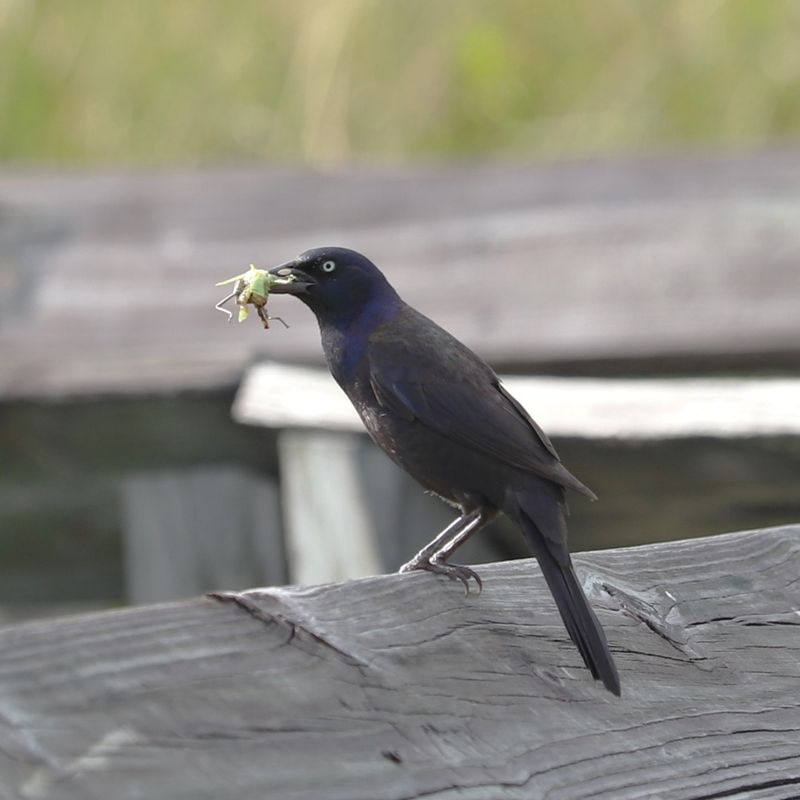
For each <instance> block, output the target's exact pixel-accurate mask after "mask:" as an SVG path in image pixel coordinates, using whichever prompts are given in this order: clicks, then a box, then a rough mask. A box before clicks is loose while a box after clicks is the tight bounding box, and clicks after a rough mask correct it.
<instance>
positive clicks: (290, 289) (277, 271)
mask: <svg viewBox="0 0 800 800" xmlns="http://www.w3.org/2000/svg"><path fill="white" fill-rule="evenodd" d="M267 271H268V272H269V274H270V275H274V276H275V277H276V278H293V279H294V280H292V282H291V283H276V284H273V286H272V288H271V289H270V292H271V293H272V294H305V293H306V292H307V291H308V287H309V286H312V285H313V284H315V283H316V281H315V280H314V279H313V278H312V277H311V276H310V275H309V274H308V273H306V272H303V270H302V269H299V268H298V267H297V265H296V264H295V262H294V261H287V262H285V263H284V264H279V265H278V266H277V267H273V268H272V269H270V270H267Z"/></svg>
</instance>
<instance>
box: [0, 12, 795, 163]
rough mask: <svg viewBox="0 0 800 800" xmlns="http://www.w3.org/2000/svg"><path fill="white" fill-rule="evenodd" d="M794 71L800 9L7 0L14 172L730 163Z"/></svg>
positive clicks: (1, 28) (4, 148)
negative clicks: (31, 165)
mask: <svg viewBox="0 0 800 800" xmlns="http://www.w3.org/2000/svg"><path fill="white" fill-rule="evenodd" d="M798 78H800V2H797V0H727V1H726V0H604V2H595V1H594V0H283V1H282V2H276V1H275V0H233V1H232V2H224V1H223V0H0V159H3V160H15V161H26V160H31V159H35V160H47V161H60V162H74V163H81V164H83V163H87V162H94V163H108V162H123V163H134V164H135V163H148V164H149V163H198V162H209V161H212V162H214V161H228V160H239V159H247V160H252V159H256V160H271V161H276V160H278V161H286V160H288V161H299V162H310V163H322V164H325V163H338V162H343V161H349V160H354V159H360V160H364V159H367V160H381V161H386V160H398V159H405V158H420V157H422V158H425V157H431V158H439V157H442V156H450V157H464V156H468V155H472V154H491V155H493V156H508V157H516V156H519V154H531V155H534V156H537V157H541V156H545V157H547V156H551V155H569V154H591V153H601V152H609V151H612V152H613V151H618V152H637V151H638V152H641V151H652V150H656V149H665V148H670V149H674V148H679V147H702V148H707V149H721V148H728V147H739V146H746V145H754V144H762V143H765V142H786V141H792V140H795V139H797V138H798V134H800V90H799V89H800V85H799V83H798Z"/></svg>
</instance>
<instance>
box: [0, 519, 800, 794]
mask: <svg viewBox="0 0 800 800" xmlns="http://www.w3.org/2000/svg"><path fill="white" fill-rule="evenodd" d="M576 560H577V563H578V565H579V573H580V575H581V577H582V580H583V582H584V585H585V587H586V588H587V591H588V593H589V595H590V597H591V599H592V601H593V604H594V606H595V608H596V609H597V610H598V614H599V616H600V618H601V620H602V622H603V624H604V626H605V628H606V630H607V632H608V637H609V640H610V643H611V647H612V650H613V651H614V653H615V655H616V658H617V660H618V664H619V667H620V672H621V676H622V683H623V697H622V699H620V700H617V699H615V698H613V697H612V696H611V695H609V694H608V693H606V692H604V691H603V690H602V688H601V687H599V686H597V685H595V684H594V683H593V682H592V681H591V679H590V678H589V676H588V675H587V673H586V671H585V670H584V669H583V668H582V666H581V664H580V663H579V657H578V654H577V653H576V651H575V650H574V648H573V647H572V646H571V645H570V643H569V641H568V639H567V636H566V634H565V632H564V630H563V627H562V626H561V624H560V622H559V621H558V618H557V615H556V612H555V610H554V607H553V604H552V601H551V599H550V597H549V595H548V593H547V590H546V588H545V586H544V584H543V581H542V578H541V574H540V573H539V571H538V569H537V567H536V566H535V562H532V561H527V560H526V561H518V562H507V563H503V564H492V565H486V566H484V567H482V569H481V572H482V575H483V578H484V581H485V589H484V592H483V594H482V595H480V596H475V595H471V596H470V597H466V598H465V597H464V595H463V593H462V591H461V589H460V587H458V586H456V585H454V584H450V583H448V582H447V581H446V580H444V579H441V580H440V579H438V578H436V577H433V576H431V575H428V574H414V575H402V576H400V575H391V576H380V577H374V578H365V579H361V580H357V581H351V582H347V583H342V584H335V585H329V586H318V587H304V588H283V589H278V588H271V589H265V590H260V591H255V592H253V593H250V594H249V595H247V596H246V597H247V599H248V601H249V602H250V604H251V606H252V608H251V612H248V611H245V610H243V609H242V608H241V607H239V606H238V605H236V604H233V603H223V602H219V601H215V600H211V599H202V600H193V601H189V602H182V603H175V604H169V605H163V606H151V607H144V608H138V609H131V610H125V611H118V612H109V613H104V614H98V615H91V616H83V617H75V618H71V619H65V620H59V621H45V622H38V623H29V624H25V625H20V626H15V627H8V628H5V629H2V630H0V653H2V657H1V658H0V775H2V780H1V781H0V797H2V798H4V800H5V799H6V798H14V800H16V798H48V799H49V798H52V799H53V800H56V799H57V800H73V799H74V800H78V799H80V800H86V798H103V800H116V799H117V798H119V799H120V800H133V798H143V797H148V798H149V797H154V798H155V797H157V798H165V799H166V798H176V799H177V798H181V799H183V798H185V799H186V800H189V799H190V798H191V800H198V799H199V800H203V799H204V798H209V799H210V798H215V800H216V799H217V798H221V797H224V798H226V799H228V798H232V799H234V800H236V799H238V798H242V799H244V798H264V797H269V798H287V799H290V800H299V798H304V799H306V798H307V799H308V800H312V799H314V798H324V799H325V800H331V798H343V799H344V798H347V799H348V800H358V799H359V798H363V799H364V800H383V798H387V799H388V798H392V800H401V799H402V798H417V797H435V798H451V797H452V798H456V797H458V798H472V799H477V798H495V799H497V800H501V799H504V798H515V799H520V800H521V799H522V798H526V799H529V798H549V800H566V799H567V798H587V797H592V798H609V799H611V798H613V799H614V800H625V799H626V798H663V799H664V800H666V798H669V800H681V799H688V798H692V799H693V800H709V799H710V798H786V800H788V798H796V797H797V796H798V795H799V794H800V693H798V691H797V687H798V682H799V681H800V667H798V663H800V579H798V575H799V574H800V526H791V527H784V528H778V529H769V530H763V531H753V532H747V533H740V534H731V535H725V536H719V537H714V538H709V539H701V540H692V541H684V542H678V543H671V544H662V545H649V546H645V547H639V548H630V549H625V550H617V551H605V552H602V553H591V554H585V555H583V556H581V557H579V558H577V559H576Z"/></svg>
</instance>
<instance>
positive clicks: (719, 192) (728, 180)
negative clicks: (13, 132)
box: [0, 151, 800, 398]
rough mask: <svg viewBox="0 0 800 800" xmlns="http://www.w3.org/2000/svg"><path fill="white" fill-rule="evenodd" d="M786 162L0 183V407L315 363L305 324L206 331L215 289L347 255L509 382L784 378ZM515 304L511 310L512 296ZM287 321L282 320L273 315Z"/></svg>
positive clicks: (281, 305) (791, 278)
mask: <svg viewBox="0 0 800 800" xmlns="http://www.w3.org/2000/svg"><path fill="white" fill-rule="evenodd" d="M799 215H800V155H798V153H797V152H789V151H787V152H779V151H776V152H768V153H758V154H745V155H738V156H728V155H722V156H702V157H689V156H680V157H676V156H665V157H659V158H652V159H636V158H633V159H607V160H602V159H601V160H595V161H585V162H565V163H560V164H545V165H536V164H495V165H478V166H452V167H428V166H420V167H411V166H403V167H402V168H396V169H388V168H387V169H365V168H362V169H356V170H352V171H345V172H327V173H317V172H311V171H306V170H291V169H276V168H252V167H248V168H241V169H229V170H208V171H198V172H187V171H165V172H157V173H124V172H97V173H85V174H81V173H66V172H65V173H50V174H48V173H32V172H21V171H8V170H6V171H4V172H3V173H0V247H2V258H1V259H0V314H1V315H2V322H0V352H2V358H0V397H4V398H9V397H52V396H62V395H64V394H72V395H81V394H83V395H86V394H89V395H92V394H98V393H141V392H171V391H175V390H180V389H203V388H208V387H211V386H215V387H216V386H220V385H231V384H232V383H234V382H235V380H236V378H237V376H238V374H239V373H240V372H241V370H242V368H243V367H244V365H245V364H246V363H248V360H249V359H250V357H251V356H252V354H253V353H254V352H256V353H261V354H264V353H269V354H270V355H271V356H273V357H276V358H280V359H284V360H285V359H294V360H298V359H299V360H302V361H305V362H313V363H320V362H321V354H320V351H319V343H318V335H317V330H316V325H315V323H314V321H313V320H312V319H311V316H310V315H309V314H308V313H307V311H306V310H305V309H303V308H301V307H300V306H299V305H298V304H296V303H294V301H292V300H290V299H285V298H284V299H282V300H280V302H279V301H278V300H277V299H276V301H275V307H276V309H279V310H278V313H280V314H281V315H282V316H285V317H286V318H287V319H288V321H289V322H290V323H291V325H292V330H291V331H290V332H288V333H287V332H284V331H282V330H279V329H275V330H273V331H270V332H269V333H268V334H265V333H264V332H263V330H261V329H260V328H259V326H258V325H255V324H250V325H244V326H242V327H241V328H239V327H236V326H231V327H230V328H228V327H226V326H225V325H223V317H222V315H220V314H218V313H217V312H214V311H213V309H212V306H213V304H214V302H215V301H216V300H217V299H219V291H218V289H215V288H214V286H213V284H214V282H215V281H217V280H219V279H220V278H222V277H227V275H228V274H231V273H235V272H236V271H238V270H240V269H241V268H242V267H243V266H245V265H247V264H248V263H250V262H251V261H255V262H257V263H258V264H260V265H268V264H270V263H272V262H278V261H283V260H285V259H286V258H288V257H291V256H292V255H294V254H296V253H297V252H299V251H301V250H303V249H305V248H307V247H309V246H314V245H318V244H321V243H342V244H348V245H350V246H352V247H355V248H357V249H361V250H363V251H364V252H366V253H367V254H368V255H370V256H371V257H373V258H374V260H375V261H376V262H377V263H378V264H379V265H380V266H381V267H383V268H384V269H385V271H386V272H387V274H388V275H389V276H390V278H391V280H392V281H393V282H394V283H395V284H396V285H397V287H398V289H399V290H400V291H401V292H402V293H403V294H404V296H406V298H407V299H408V300H409V301H410V302H411V303H412V304H414V305H416V306H418V307H419V308H420V309H421V310H422V311H424V312H426V313H428V314H429V315H430V316H433V317H434V318H436V319H437V321H439V322H441V323H442V324H443V325H444V326H445V327H446V328H448V329H450V330H452V331H453V332H454V333H455V334H456V335H458V336H459V337H460V338H462V339H464V340H466V341H467V343H468V344H470V345H472V346H474V347H475V348H476V349H478V350H479V351H480V352H481V353H482V354H484V355H485V356H486V357H488V358H489V359H491V360H492V361H493V362H495V363H497V364H501V365H503V366H504V367H506V368H509V367H513V366H514V365H521V366H524V367H529V366H530V365H533V364H541V363H554V362H556V363H564V362H570V363H571V362H582V363H586V362H593V361H597V360H606V361H608V360H610V361H614V360H626V359H628V360H630V359H633V360H639V361H640V362H641V363H646V364H647V365H648V367H650V368H652V366H653V365H655V364H657V363H658V362H659V360H661V361H663V360H665V359H668V358H677V359H683V360H684V362H685V361H686V360H687V359H697V358H701V359H702V358H705V359H707V360H708V363H715V362H716V361H719V360H723V361H724V362H725V364H726V365H728V366H734V367H735V366H736V365H741V364H742V363H747V364H749V365H750V366H752V365H754V364H755V365H764V364H770V363H775V361H776V359H784V360H783V361H782V362H781V363H786V361H785V359H787V358H788V359H790V360H791V362H792V363H794V364H796V363H797V357H798V352H799V348H800V345H798V342H800V317H799V316H798V315H797V314H796V308H795V305H796V302H795V300H796V297H797V295H798V290H800V272H799V271H798V270H797V263H798V260H799V259H800V229H798V226H797V225H796V220H797V218H798V216H799ZM510 290H511V291H510ZM292 303H294V305H291V304H292Z"/></svg>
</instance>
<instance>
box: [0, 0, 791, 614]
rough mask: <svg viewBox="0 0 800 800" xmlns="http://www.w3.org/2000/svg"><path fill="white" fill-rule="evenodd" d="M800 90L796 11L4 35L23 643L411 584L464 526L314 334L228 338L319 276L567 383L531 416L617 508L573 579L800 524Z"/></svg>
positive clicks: (281, 16)
mask: <svg viewBox="0 0 800 800" xmlns="http://www.w3.org/2000/svg"><path fill="white" fill-rule="evenodd" d="M799 81H800V6H798V4H797V3H795V2H791V0H784V1H783V2H778V1H777V0H728V1H725V0H707V1H706V2H703V3H698V2H692V1H691V0H674V1H672V2H666V1H664V2H661V1H660V0H657V1H654V2H648V3H639V2H633V1H632V0H609V2H606V3H604V4H602V6H599V5H598V4H595V3H590V2H587V1H585V0H584V1H577V2H563V0H561V2H557V1H556V0H548V1H537V2H530V0H525V1H523V0H491V2H490V1H489V0H482V1H479V0H439V2H436V3H430V2H422V0H403V2H400V1H399V0H397V1H394V0H390V1H388V2H387V1H386V0H330V1H329V2H321V0H320V1H316V0H314V1H311V0H309V1H307V2H292V3H287V2H265V0H259V2H254V1H253V2H251V1H250V0H239V2H237V3H236V4H235V5H231V4H223V3H219V2H212V1H211V0H172V2H170V3H163V2H156V1H155V0H138V2H136V3H124V2H121V1H119V0H111V1H110V2H109V0H104V2H100V1H99V0H82V2H80V3H63V2H58V1H57V0H38V1H34V0H0V620H4V619H5V620H15V619H20V618H23V617H26V616H31V615H37V614H55V613H63V612H69V611H74V610H82V609H87V608H98V607H107V606H113V605H119V604H123V603H126V602H150V601H156V600H167V599H172V598H175V597H182V596H188V595H192V594H197V593H199V592H202V591H204V590H207V589H212V588H229V589H233V588H244V587H246V586H249V585H258V584H266V583H283V582H287V581H293V582H309V581H322V580H331V579H337V578H343V577H350V576H354V575H359V574H367V573H369V572H374V571H376V570H391V569H396V568H397V567H398V566H399V564H400V563H402V562H403V561H405V560H406V559H407V558H409V557H410V556H411V555H412V554H413V553H414V552H415V550H416V549H418V547H420V546H421V545H422V544H424V542H425V541H427V540H428V539H429V538H431V537H432V535H433V534H434V533H435V532H436V531H437V530H438V529H439V528H440V527H442V526H443V525H444V524H446V522H447V521H448V519H449V518H450V516H451V514H450V512H449V510H448V509H446V508H444V507H443V506H441V505H440V504H438V502H437V501H435V500H433V499H432V498H429V497H427V496H426V495H424V494H423V493H422V492H421V491H420V490H418V489H417V488H416V487H415V486H413V485H412V484H410V482H408V481H407V480H406V479H405V478H404V477H403V476H402V475H399V474H398V473H397V471H396V470H395V469H394V467H393V466H392V465H391V464H389V462H388V460H386V459H385V457H384V456H383V455H382V454H380V453H378V452H377V451H376V450H375V449H374V448H373V447H372V446H371V445H370V444H369V442H368V441H367V440H366V437H364V436H363V434H361V433H359V432H358V429H357V428H356V427H354V426H353V425H352V423H351V422H350V421H348V420H346V419H344V418H343V417H342V416H340V413H339V411H337V405H336V404H337V401H338V400H340V398H338V396H337V395H336V389H335V387H334V386H333V385H332V383H331V382H330V380H329V379H328V378H325V376H324V373H323V371H322V357H321V351H320V348H319V342H318V335H317V331H316V329H315V324H314V321H313V319H312V318H311V316H310V314H309V313H308V312H307V311H306V310H305V309H304V308H302V306H301V305H300V304H298V303H294V302H293V301H291V300H290V299H287V298H283V299H274V300H273V301H272V306H271V307H272V308H273V313H275V314H279V315H280V316H282V317H283V318H284V319H286V321H287V322H288V323H289V324H290V325H291V329H290V330H288V331H286V330H284V329H283V328H282V327H280V326H279V325H275V326H273V328H272V329H270V330H269V331H267V332H265V331H263V330H262V329H260V328H259V326H258V324H257V322H256V321H255V320H254V319H251V320H250V321H249V322H248V323H247V324H244V325H242V326H237V325H232V326H227V325H224V324H223V322H224V318H223V317H222V315H220V314H218V312H216V311H214V310H213V305H214V303H215V302H216V301H217V300H219V299H220V297H221V296H222V295H221V292H220V290H218V289H215V288H214V285H213V284H214V283H215V282H216V281H218V280H222V279H224V278H227V277H229V276H230V275H233V274H236V273H238V272H241V271H243V270H244V269H246V267H247V265H248V264H249V263H250V262H255V263H256V264H257V265H259V266H265V267H266V266H269V265H271V264H273V263H279V262H281V261H284V260H286V259H287V258H290V257H292V256H293V255H295V254H296V253H298V252H300V251H302V250H304V249H306V248H308V247H312V246H316V245H320V244H342V245H346V246H351V247H355V248H357V249H360V250H363V251H364V252H365V253H366V254H367V255H369V256H370V257H371V258H372V259H373V260H374V261H376V263H378V264H379V265H380V266H381V267H382V268H383V269H384V270H385V271H386V272H387V274H389V276H390V279H391V280H392V282H393V283H394V284H395V285H396V286H397V288H398V289H399V290H400V291H401V293H402V294H403V295H404V296H405V297H406V298H407V299H408V300H409V301H410V302H412V303H413V304H414V305H416V306H417V307H419V308H420V309H421V310H423V311H424V312H425V313H427V314H428V315H430V316H432V317H434V318H435V319H436V320H437V321H439V322H440V323H442V324H443V325H444V326H445V327H447V328H448V329H450V330H451V331H452V332H453V333H454V334H456V335H457V336H459V338H462V339H464V340H465V341H467V342H468V343H469V344H470V345H471V346H473V347H474V348H475V349H477V350H478V351H479V352H480V353H482V354H483V355H484V356H486V357H487V358H488V359H489V360H490V361H491V362H492V364H493V365H494V366H495V367H496V368H497V369H498V371H501V372H502V373H503V374H509V375H515V376H518V377H520V378H522V379H524V378H525V377H530V376H556V377H557V379H558V380H557V382H556V384H554V387H555V388H554V391H555V392H556V395H555V398H556V399H555V401H554V402H553V403H552V404H551V405H550V406H548V407H544V406H543V407H542V409H540V410H539V411H537V405H536V397H537V395H536V393H535V391H533V389H535V388H536V386H537V385H539V384H525V383H524V382H523V383H522V384H520V386H521V387H522V389H523V390H524V387H525V386H530V387H532V389H531V393H530V397H531V401H530V402H528V400H527V399H526V405H527V406H528V408H529V410H530V411H531V412H532V414H533V415H534V416H535V417H536V418H537V420H538V421H539V422H540V423H541V424H542V425H543V427H545V428H546V429H548V430H551V431H553V433H554V434H555V435H554V439H555V443H556V446H557V448H558V450H559V452H560V454H561V456H562V459H563V460H564V461H565V462H566V463H567V465H568V466H569V467H570V468H571V469H572V471H573V472H575V473H576V474H577V475H578V476H579V477H580V478H581V479H582V480H584V481H585V482H586V483H587V484H589V485H590V486H591V487H592V488H594V489H595V491H596V492H597V493H598V495H600V498H601V501H600V502H598V503H595V504H591V505H590V504H588V503H585V502H583V501H582V500H580V499H578V498H576V499H575V501H574V502H573V504H572V505H573V508H572V512H573V513H572V518H571V519H572V521H571V531H572V533H571V535H572V546H573V549H576V550H584V549H597V548H603V547H613V546H628V545H634V544H641V543H645V542H652V541H660V540H667V539H678V538H686V537H692V536H701V535H709V534H715V533H721V532H725V531H733V530H740V529H744V528H754V527H765V526H768V525H779V524H784V523H789V522H797V521H798V520H800V491H799V490H798V486H797V475H798V471H800V439H799V438H798V433H800V430H799V429H798V428H799V426H800V421H798V416H800V396H798V393H797V387H798V385H800V384H798V383H797V382H796V381H797V380H800V321H799V320H800V313H798V298H799V297H800V226H799V225H798V219H800V217H799V216H798V214H800V83H799ZM265 361H268V362H270V363H275V362H277V363H280V364H284V365H298V364H299V365H302V366H303V367H304V368H305V369H306V370H307V371H305V372H302V373H293V372H291V371H286V370H283V371H282V370H281V369H277V370H273V371H272V372H269V371H267V372H264V371H263V369H264V367H263V363H262V362H265ZM259 365H261V366H259ZM259 370H262V371H259ZM587 378H591V379H592V380H593V381H599V383H597V384H596V383H586V382H585V380H586V379H587ZM318 379H321V380H322V381H323V382H322V383H320V382H319V380H318ZM581 380H583V381H584V382H581ZM631 380H633V381H635V382H636V383H635V387H638V386H639V384H642V385H643V386H645V387H648V386H649V387H651V389H652V390H653V391H654V392H656V394H655V395H653V396H657V397H658V399H659V402H658V404H657V408H654V410H653V414H652V416H654V417H655V416H657V417H658V421H659V424H658V425H650V426H649V427H648V424H643V425H640V424H639V423H638V422H636V420H637V419H639V417H641V416H642V401H641V400H637V399H636V397H638V394H637V392H636V391H635V388H634V389H632V388H631V387H632V386H634V384H631V382H630V381H631ZM325 381H328V383H325ZM571 381H572V382H571ZM654 381H657V382H656V383H654ZM687 381H688V383H687ZM697 381H701V383H699V384H698V383H697ZM687 388H688V389H689V390H690V394H691V391H693V390H694V389H698V388H700V389H702V391H703V392H704V394H703V398H704V399H703V400H702V402H701V403H700V406H697V398H695V400H691V397H689V399H688V400H687V397H688V395H686V393H685V391H684V390H686V389H687ZM756 389H757V390H758V392H762V393H761V394H759V395H758V402H757V403H756V401H754V400H753V399H752V398H753V397H754V395H753V394H752V392H753V391H755V390H756ZM764 390H766V394H764V393H763V391H764ZM595 391H599V392H600V394H601V395H602V396H603V397H608V396H613V397H614V398H615V400H614V403H616V405H613V406H612V407H609V406H605V405H603V402H600V401H597V400H596V395H595V394H594V392H595ZM647 391H649V390H647ZM559 392H560V393H561V394H559ZM604 393H605V394H604ZM645 393H646V392H645ZM526 397H527V395H526ZM568 398H569V399H570V400H569V402H572V400H571V398H578V401H576V402H578V406H580V402H584V406H581V407H580V408H578V406H576V408H575V409H570V407H569V403H568V402H567V399H568ZM715 398H716V399H715ZM748 398H750V399H748ZM273 401H275V402H273ZM687 402H689V403H690V405H691V403H692V402H694V403H695V405H693V406H692V409H691V413H689V412H687V406H686V403H687ZM592 403H599V405H597V404H596V405H592ZM586 404H588V405H586ZM609 408H612V409H613V410H610V411H609ZM698 408H699V410H698ZM298 409H299V411H298ZM592 409H595V410H596V413H594V414H593V413H591V412H592ZM540 412H544V414H542V413H540ZM645 412H646V408H645ZM343 413H344V412H343ZM704 415H705V416H704ZM609 417H611V418H612V419H614V421H615V422H614V424H612V425H611V426H610V427H609V426H608V425H606V426H605V427H604V425H603V424H599V423H598V420H600V421H602V420H603V419H605V420H606V421H607V419H608V418H609ZM644 417H645V422H646V417H647V414H646V413H645V414H644ZM729 417H731V418H733V417H736V420H737V421H736V422H735V424H734V423H731V424H730V425H728V424H727V423H725V424H720V420H721V419H726V420H727V419H728V418H729ZM576 419H581V420H585V421H584V422H575V420H576ZM687 420H689V421H687ZM524 555H526V552H525V550H524V547H523V545H522V543H521V541H519V539H518V537H517V535H516V533H515V532H514V531H513V530H509V529H508V528H507V527H506V526H504V525H503V524H502V523H500V524H497V525H495V527H494V529H493V531H492V532H491V533H490V534H489V535H486V536H484V537H482V539H481V541H479V542H476V543H472V542H470V543H469V545H468V546H467V548H465V555H464V558H465V559H466V560H468V561H471V562H476V561H481V560H497V559H501V558H514V557H520V556H524Z"/></svg>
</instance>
